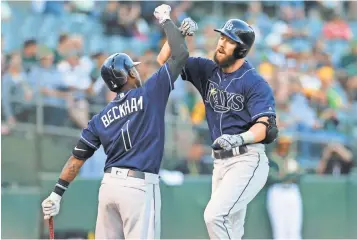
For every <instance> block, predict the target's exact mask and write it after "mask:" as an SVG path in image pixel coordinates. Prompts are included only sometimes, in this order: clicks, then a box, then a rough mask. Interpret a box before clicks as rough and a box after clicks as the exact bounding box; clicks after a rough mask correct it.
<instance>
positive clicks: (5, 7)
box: [1, 1, 12, 21]
mask: <svg viewBox="0 0 357 240" xmlns="http://www.w3.org/2000/svg"><path fill="white" fill-rule="evenodd" d="M11 15H12V12H11V8H10V6H9V4H8V3H7V2H6V1H1V21H8V20H10V19H11Z"/></svg>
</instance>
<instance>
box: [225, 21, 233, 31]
mask: <svg viewBox="0 0 357 240" xmlns="http://www.w3.org/2000/svg"><path fill="white" fill-rule="evenodd" d="M224 28H225V29H227V30H228V31H231V30H232V28H233V23H232V21H228V22H227V23H226V25H225V26H224Z"/></svg>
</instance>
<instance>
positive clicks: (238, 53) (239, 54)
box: [233, 46, 248, 59]
mask: <svg viewBox="0 0 357 240" xmlns="http://www.w3.org/2000/svg"><path fill="white" fill-rule="evenodd" d="M247 53H248V50H247V49H246V48H244V47H242V46H237V47H236V49H234V52H233V56H234V57H235V58H236V59H241V58H244V57H245V56H246V55H247Z"/></svg>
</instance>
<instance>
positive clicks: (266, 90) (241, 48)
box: [158, 19, 278, 239]
mask: <svg viewBox="0 0 357 240" xmlns="http://www.w3.org/2000/svg"><path fill="white" fill-rule="evenodd" d="M190 28H197V27H196V23H195V22H194V21H192V20H186V21H184V22H183V23H182V24H181V29H190ZM215 31H217V32H219V33H220V38H219V40H218V43H217V48H216V52H215V55H214V60H210V59H205V58H194V57H189V58H188V60H187V62H186V64H185V67H184V68H183V70H182V73H181V76H182V79H183V80H186V81H189V82H191V83H192V84H193V85H194V86H195V87H196V88H197V90H198V91H199V92H200V94H201V96H202V98H203V101H204V103H205V108H206V117H207V122H208V127H209V130H210V133H211V140H212V142H213V144H212V156H213V157H214V169H213V176H212V193H211V199H210V201H209V203H208V205H207V207H206V209H205V213H204V220H205V222H206V226H207V230H208V234H209V236H210V238H211V239H217V238H218V239H240V238H242V236H243V234H244V220H245V215H246V210H247V205H248V203H249V202H250V201H251V200H252V199H253V198H254V197H255V196H256V195H257V194H258V192H259V191H260V190H261V189H262V188H263V186H264V185H265V183H266V180H267V177H268V172H269V165H268V158H267V156H266V154H265V145H264V144H268V143H271V142H273V141H274V140H275V139H276V137H277V134H278V129H277V126H276V121H275V101H274V96H273V92H272V90H271V88H270V87H269V85H268V83H267V82H266V81H265V80H264V79H263V78H262V77H261V76H260V75H259V74H258V73H257V71H256V70H255V68H254V67H253V66H252V65H251V64H250V63H249V62H248V61H246V60H245V59H244V58H245V56H246V55H247V54H248V52H249V50H250V48H251V47H252V46H253V43H254V39H255V33H254V31H253V29H252V28H251V27H250V26H249V25H248V24H247V23H245V22H244V21H242V20H239V19H231V20H229V21H227V22H226V24H225V25H224V26H223V28H221V29H215ZM187 32H191V33H192V31H190V30H188V31H187ZM183 34H185V35H189V34H187V33H186V32H183ZM191 35H192V34H191ZM169 55H170V47H169V45H168V44H165V45H164V46H163V49H162V50H161V52H160V54H159V56H158V62H159V63H160V64H164V63H165V62H166V60H167V59H168V56H169Z"/></svg>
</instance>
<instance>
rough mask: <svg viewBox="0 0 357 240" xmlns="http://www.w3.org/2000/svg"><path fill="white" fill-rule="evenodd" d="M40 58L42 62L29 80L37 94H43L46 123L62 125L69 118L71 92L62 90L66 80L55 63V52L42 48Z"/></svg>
mask: <svg viewBox="0 0 357 240" xmlns="http://www.w3.org/2000/svg"><path fill="white" fill-rule="evenodd" d="M38 59H39V61H40V64H39V66H37V67H34V68H33V70H32V71H31V73H30V74H29V81H30V83H31V84H32V86H34V88H35V90H36V96H37V97H41V96H42V101H43V104H44V107H43V114H44V123H45V124H46V125H54V126H62V125H64V123H65V120H66V119H67V118H68V117H67V115H68V114H67V109H66V107H67V106H66V99H67V97H68V95H69V94H68V93H67V92H66V91H61V89H63V88H64V81H63V79H62V76H61V74H60V73H59V71H58V70H57V69H56V67H55V66H54V64H53V62H54V55H53V53H52V52H51V51H50V50H49V49H42V50H41V51H39V54H38ZM39 93H40V94H41V95H40V94H39Z"/></svg>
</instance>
